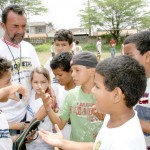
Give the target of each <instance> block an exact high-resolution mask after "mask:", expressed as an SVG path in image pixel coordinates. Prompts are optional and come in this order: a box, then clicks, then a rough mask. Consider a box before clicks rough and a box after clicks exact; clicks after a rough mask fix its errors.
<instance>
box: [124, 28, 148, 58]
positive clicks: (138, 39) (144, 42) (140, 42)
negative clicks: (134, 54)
mask: <svg viewBox="0 0 150 150" xmlns="http://www.w3.org/2000/svg"><path fill="white" fill-rule="evenodd" d="M123 44H124V45H126V44H135V46H136V48H137V50H138V51H140V54H141V55H143V54H144V53H146V52H147V51H150V31H142V32H139V33H135V34H132V35H130V36H128V37H127V38H126V39H125V40H124V43H123Z"/></svg>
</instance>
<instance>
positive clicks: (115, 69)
mask: <svg viewBox="0 0 150 150" xmlns="http://www.w3.org/2000/svg"><path fill="white" fill-rule="evenodd" d="M96 72H97V73H98V74H100V75H102V76H103V77H104V85H105V87H106V89H107V90H108V91H112V90H114V89H115V88H116V87H119V88H120V89H121V90H122V92H123V93H124V95H125V103H126V105H127V106H128V107H129V108H131V107H133V106H134V105H135V104H136V103H137V102H138V100H139V99H140V98H141V97H142V96H143V94H144V91H145V88H146V75H145V70H144V67H143V66H142V65H140V64H139V63H138V62H137V61H136V60H135V59H133V58H131V57H130V56H126V55H123V56H117V57H114V58H108V59H105V60H104V61H102V62H100V63H99V64H98V65H97V67H96Z"/></svg>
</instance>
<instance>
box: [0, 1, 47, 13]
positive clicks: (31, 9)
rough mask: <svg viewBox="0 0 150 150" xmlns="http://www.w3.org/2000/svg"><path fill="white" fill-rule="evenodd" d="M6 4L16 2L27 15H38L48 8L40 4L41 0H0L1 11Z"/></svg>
mask: <svg viewBox="0 0 150 150" xmlns="http://www.w3.org/2000/svg"><path fill="white" fill-rule="evenodd" d="M8 4H17V5H20V6H22V7H23V8H24V9H25V10H26V12H27V14H28V15H29V14H30V15H40V14H41V13H45V12H47V11H48V9H47V8H46V7H45V6H43V5H42V2H41V0H5V1H4V0H0V7H1V11H2V10H3V9H4V8H5V7H6V5H8Z"/></svg>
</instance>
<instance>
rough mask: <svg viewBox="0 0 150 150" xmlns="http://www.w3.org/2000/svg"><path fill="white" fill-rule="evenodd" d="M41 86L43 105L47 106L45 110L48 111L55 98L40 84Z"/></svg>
mask: <svg viewBox="0 0 150 150" xmlns="http://www.w3.org/2000/svg"><path fill="white" fill-rule="evenodd" d="M39 88H40V96H41V98H42V101H43V105H44V107H45V110H46V111H48V110H50V109H51V104H52V103H53V99H52V97H51V96H50V94H49V93H46V92H45V91H44V90H43V89H42V87H41V86H39Z"/></svg>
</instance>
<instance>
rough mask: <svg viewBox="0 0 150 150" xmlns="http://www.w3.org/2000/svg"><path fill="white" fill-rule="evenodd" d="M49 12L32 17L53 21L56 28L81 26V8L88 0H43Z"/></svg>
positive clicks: (34, 19) (31, 19) (37, 19)
mask: <svg viewBox="0 0 150 150" xmlns="http://www.w3.org/2000/svg"><path fill="white" fill-rule="evenodd" d="M41 1H42V3H43V5H44V6H46V7H47V8H48V10H49V13H45V14H42V15H41V16H32V17H30V20H29V21H30V22H32V21H45V22H47V23H48V22H52V23H53V25H54V28H55V29H61V28H64V29H69V28H78V27H80V17H79V16H78V14H79V10H81V9H84V5H83V4H84V3H85V2H86V1H87V0H41Z"/></svg>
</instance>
